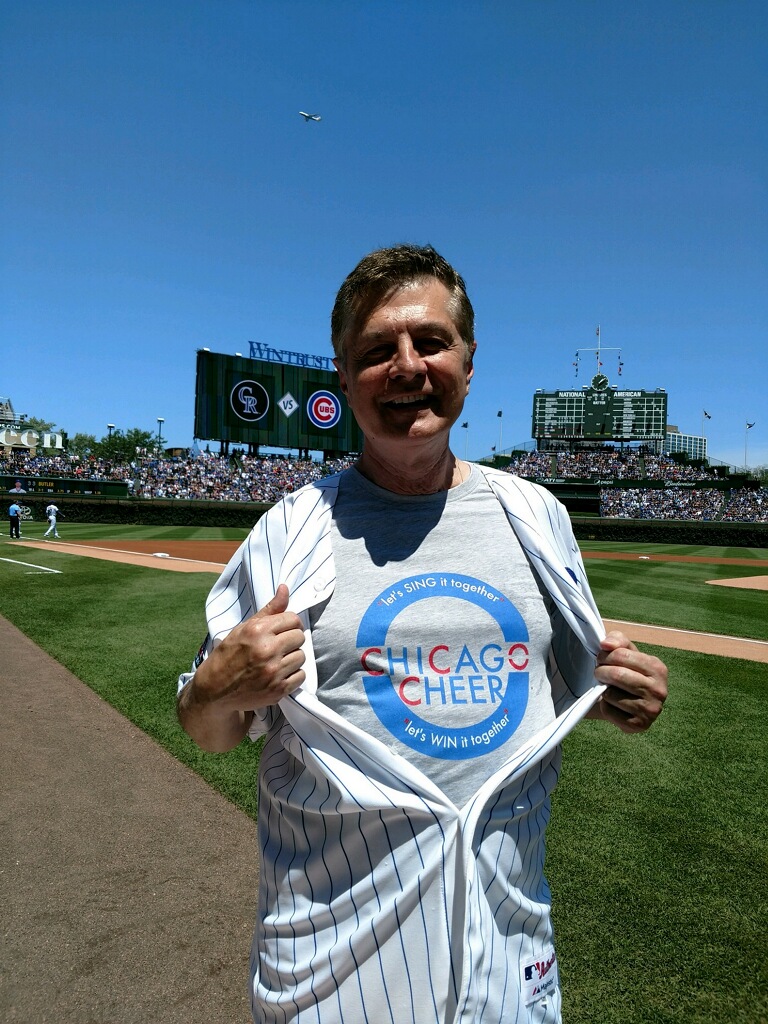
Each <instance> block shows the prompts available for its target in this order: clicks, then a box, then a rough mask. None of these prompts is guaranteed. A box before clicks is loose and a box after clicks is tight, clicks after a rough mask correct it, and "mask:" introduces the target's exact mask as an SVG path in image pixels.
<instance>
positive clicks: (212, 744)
mask: <svg viewBox="0 0 768 1024" xmlns="http://www.w3.org/2000/svg"><path fill="white" fill-rule="evenodd" d="M201 667H202V666H201ZM198 671H199V669H198ZM176 710H177V713H178V716H179V722H180V723H181V726H182V728H183V729H184V731H185V732H186V733H188V734H189V735H190V736H191V737H192V739H193V740H194V741H195V743H197V745H198V746H199V747H201V748H202V749H203V750H207V751H209V752H210V753H217V754H223V753H225V752H226V751H227V750H232V749H234V747H236V746H237V745H238V743H240V741H241V740H242V739H243V737H244V736H245V735H246V734H247V732H248V729H249V728H250V725H251V722H252V721H253V712H252V711H239V710H237V709H234V710H232V709H229V708H226V707H223V706H222V702H220V701H216V700H211V699H209V698H207V697H206V695H205V693H204V691H203V689H202V687H200V686H199V685H198V682H197V679H196V676H194V677H193V678H192V679H191V680H190V681H189V682H188V683H187V685H186V686H185V687H184V689H183V690H182V691H181V693H180V694H179V697H178V700H177V702H176Z"/></svg>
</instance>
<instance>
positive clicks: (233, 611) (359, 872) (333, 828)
mask: <svg viewBox="0 0 768 1024" xmlns="http://www.w3.org/2000/svg"><path fill="white" fill-rule="evenodd" d="M482 472H483V473H484V475H485V477H486V479H487V480H488V483H489V485H490V486H491V488H492V490H493V492H494V493H495V494H496V496H497V498H498V499H499V501H500V502H501V504H502V506H503V507H504V510H505V512H506V514H507V517H508V520H509V522H510V525H511V526H512V528H513V529H514V530H515V532H516V534H517V536H518V538H519V540H520V543H521V545H522V547H523V549H524V550H525V551H526V553H527V555H528V557H529V558H530V560H531V563H532V565H533V567H534V569H535V570H536V571H537V572H538V574H539V576H540V577H541V579H542V581H543V582H544V584H545V586H546V588H547V590H548V591H549V593H550V594H551V596H552V598H553V600H554V601H555V603H556V605H557V607H558V608H559V609H560V610H561V611H562V614H563V616H564V618H565V619H566V621H567V623H568V625H569V626H570V627H571V630H572V631H573V634H574V636H575V637H576V638H577V643H575V644H574V643H573V639H572V638H571V637H569V636H568V634H567V633H566V634H565V639H564V640H563V641H562V642H561V643H560V644H559V645H555V646H553V650H552V652H551V654H550V659H551V664H552V665H553V666H554V670H555V671H554V675H553V695H554V697H555V701H556V710H557V712H558V718H557V719H556V721H555V722H554V723H553V724H552V725H550V726H547V727H546V728H545V729H543V730H542V731H541V732H540V733H539V734H537V735H536V736H534V737H532V738H531V739H530V740H529V741H528V742H527V743H526V744H525V745H524V746H523V747H522V748H521V749H520V750H518V751H517V752H516V753H515V754H514V755H513V757H511V758H510V759H509V760H508V761H507V762H506V763H505V764H504V765H502V766H501V767H500V768H499V769H498V771H496V772H495V773H494V774H493V775H492V776H491V777H490V778H489V779H488V780H486V782H485V783H484V784H483V786H482V787H481V789H480V790H479V791H478V793H477V794H475V796H474V797H473V798H472V800H470V801H469V802H468V803H467V804H466V806H465V807H464V808H461V809H459V808H457V807H455V806H454V805H453V804H452V803H451V802H450V801H449V800H448V799H447V798H446V797H445V795H444V794H443V793H442V792H441V791H440V790H439V788H438V787H437V786H435V785H434V783H433V782H432V781H431V780H430V779H428V778H427V777H426V776H424V775H423V774H422V773H421V772H419V771H418V770H417V769H415V768H414V767H413V766H412V765H411V764H410V763H409V762H407V761H406V760H405V759H404V758H402V757H400V756H399V755H395V754H393V753H392V752H391V751H390V750H389V749H388V748H387V747H386V746H385V745H384V744H382V743H380V742H379V741H378V740H376V739H375V738H374V737H371V736H368V735H367V734H365V733H363V732H362V731H361V730H359V729H357V728H356V727H355V726H353V725H351V724H350V723H348V722H347V721H346V720H344V719H342V718H341V717H340V716H338V715H336V714H335V713H334V712H332V711H331V710H330V709H328V708H327V707H325V706H324V705H323V704H322V703H321V702H320V701H319V700H317V697H316V695H315V694H316V688H317V673H316V666H315V664H314V656H313V648H312V637H311V632H310V630H309V628H308V626H309V617H308V609H309V608H310V607H312V606H313V605H315V604H317V603H319V602H320V601H323V600H325V599H326V598H328V597H329V596H330V594H331V593H332V591H333V584H334V580H335V571H334V566H333V553H332V548H331V540H330V524H331V516H332V512H333V504H334V502H335V500H336V496H337V493H338V478H333V477H332V478H329V479H328V480H326V481H323V482H322V483H321V484H315V485H310V486H309V487H307V488H303V489H302V490H300V491H297V492H296V493H295V494H292V495H289V496H287V497H286V499H285V500H284V501H283V502H282V503H280V504H279V505H277V506H275V507H274V508H273V509H271V510H270V511H269V512H268V513H267V514H266V515H265V516H264V517H262V519H261V520H260V521H259V523H257V525H256V527H255V528H254V530H253V531H252V533H251V534H250V536H249V537H248V538H247V540H246V541H245V542H244V544H243V545H242V547H241V548H240V550H239V552H238V553H237V554H236V555H235V556H234V558H233V559H232V561H231V562H230V563H229V565H228V566H227V567H226V569H225V570H224V573H223V574H222V577H221V580H220V581H219V582H218V583H217V584H216V586H215V587H214V588H213V590H212V592H211V595H210V597H209V600H208V603H207V613H208V619H209V630H210V632H211V635H212V636H214V637H215V638H216V642H220V640H221V638H223V636H225V635H226V633H227V632H228V631H229V630H231V629H232V628H234V626H235V625H237V624H238V623H239V622H241V621H242V620H243V619H244V618H246V617H247V616H248V615H250V614H252V613H253V611H254V610H256V609H258V608H261V607H263V606H264V604H266V603H267V601H269V600H270V599H271V597H272V596H273V594H274V592H275V589H276V587H277V584H278V583H279V582H285V583H286V584H287V585H288V587H289V590H290V593H291V598H290V605H289V607H291V608H292V609H293V610H294V611H296V612H297V613H298V614H299V615H300V616H301V618H302V620H303V622H304V624H305V636H306V642H305V648H304V649H305V653H306V658H307V660H306V663H305V666H304V668H305V672H306V677H307V678H306V681H305V683H304V684H303V686H302V687H301V688H300V689H299V690H298V691H296V692H295V693H294V694H292V695H291V697H290V698H286V699H284V700H283V701H281V702H280V705H279V706H277V707H275V708H268V709H265V710H264V711H260V712H257V714H256V715H255V717H254V724H253V728H252V735H253V736H256V735H259V734H263V733H267V738H266V741H265V746H264V750H263V753H262V757H261V767H260V780H259V808H260V813H259V837H260V845H261V849H262V851H263V855H262V858H261V868H260V875H261V881H260V888H259V914H258V922H257V929H256V934H255V936H254V945H253V950H252V971H253V987H254V1004H253V1006H254V1019H255V1020H256V1021H263V1022H277V1021H280V1022H287V1021H291V1022H296V1024H306V1022H308V1021H312V1022H315V1024H318V1022H319V1024H328V1022H347V1024H357V1022H360V1021H368V1022H370V1024H382V1022H386V1021H390V1022H392V1024H400V1022H401V1021H412V1022H414V1024H448V1022H451V1024H478V1022H480V1021H482V1022H483V1024H502V1022H503V1024H509V1022H519V1024H531V1022H532V1021H536V1022H540V1024H555V1022H556V1021H558V1020H559V1015H560V999H559V993H558V992H555V994H554V996H552V997H550V998H549V999H548V1000H547V1001H546V1004H543V1003H537V1004H534V1005H533V1006H529V1007H526V1006H524V1005H523V1002H522V999H521V996H520V980H519V965H520V963H521V962H526V961H527V960H529V959H531V958H533V957H534V956H539V955H541V953H542V951H543V950H545V949H547V948H548V947H549V946H551V945H552V942H553V936H552V926H551V921H550V914H549V891H548V888H547V885H546V881H545V879H544V877H543V859H544V841H543V837H544V831H545V828H546V824H547V821H548V819H549V809H550V802H549V800H550V794H551V791H552V789H553V788H554V785H555V782H556V780H557V774H558V770H559V758H560V743H561V742H562V739H563V737H564V736H565V734H566V733H567V732H568V731H569V730H570V729H571V728H572V727H573V725H575V723H576V722H577V721H578V720H579V719H580V718H581V717H583V715H584V714H585V713H586V711H587V710H588V708H589V707H590V706H591V705H592V704H593V703H594V702H595V701H596V700H597V699H598V698H599V695H600V693H601V692H602V689H603V688H602V687H599V686H595V685H594V678H593V669H594V655H595V653H596V651H597V650H598V648H599V641H600V638H601V636H602V635H603V631H602V622H601V620H600V618H599V615H598V612H597V609H596V607H595V604H594V601H593V599H592V596H591V593H590V591H589V586H588V583H587V579H586V574H585V572H584V567H583V563H582V562H581V558H580V555H579V552H578V547H577V545H576V543H575V541H574V539H573V534H572V531H571V528H570V522H569V521H568V518H567V515H566V514H565V513H564V511H563V510H562V508H561V506H560V505H559V503H558V502H557V501H556V500H555V499H554V498H553V497H552V496H551V495H549V494H548V492H546V491H542V490H541V489H540V488H537V487H536V486H535V485H532V484H529V483H528V482H526V481H521V480H518V479H516V478H514V477H511V476H509V475H508V474H501V473H497V472H495V471H490V470H485V469H482ZM186 678H189V675H188V676H186V677H184V676H183V677H182V678H181V680H180V684H181V683H183V681H185V679H186Z"/></svg>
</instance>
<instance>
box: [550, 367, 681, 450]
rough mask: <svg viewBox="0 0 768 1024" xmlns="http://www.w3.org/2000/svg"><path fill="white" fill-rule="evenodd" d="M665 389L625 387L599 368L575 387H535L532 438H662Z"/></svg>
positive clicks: (660, 439)
mask: <svg viewBox="0 0 768 1024" xmlns="http://www.w3.org/2000/svg"><path fill="white" fill-rule="evenodd" d="M666 431H667V393H666V391H664V390H663V389H662V388H657V389H656V390H655V391H629V390H623V389H620V388H617V387H615V386H612V385H610V384H609V382H608V378H607V377H606V376H605V374H602V373H598V374H596V375H595V376H594V377H593V378H592V381H591V383H590V384H589V385H588V386H586V387H583V388H581V389H580V390H579V391H537V392H536V394H535V395H534V396H533V423H532V429H531V435H532V437H535V438H536V439H537V440H544V439H563V440H584V441H663V440H664V435H665V434H666Z"/></svg>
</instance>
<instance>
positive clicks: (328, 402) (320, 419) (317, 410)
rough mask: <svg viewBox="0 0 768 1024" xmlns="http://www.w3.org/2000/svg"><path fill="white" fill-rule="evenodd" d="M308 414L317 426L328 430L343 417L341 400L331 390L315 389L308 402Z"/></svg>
mask: <svg viewBox="0 0 768 1024" xmlns="http://www.w3.org/2000/svg"><path fill="white" fill-rule="evenodd" d="M307 416H308V417H309V420H310V422H311V423H314V425H315V426H316V427H320V429H321V430H328V429H329V428H330V427H335V426H336V424H337V423H338V422H339V420H340V419H341V402H340V401H339V400H338V398H337V397H336V395H334V394H332V393H331V392H330V391H315V392H314V394H312V395H310V396H309V401H308V402H307Z"/></svg>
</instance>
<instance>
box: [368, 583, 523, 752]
mask: <svg viewBox="0 0 768 1024" xmlns="http://www.w3.org/2000/svg"><path fill="white" fill-rule="evenodd" d="M438 598H439V599H445V598H450V599H452V600H455V601H456V602H457V606H456V609H455V613H452V615H451V620H452V621H453V622H457V621H460V620H461V616H462V607H461V605H462V604H464V603H465V602H466V603H469V604H470V605H473V606H475V607H476V608H479V609H481V610H482V611H483V612H485V613H487V615H488V616H490V618H491V619H492V620H493V621H492V623H491V626H492V629H491V633H492V634H493V638H492V639H489V634H488V631H484V636H483V638H482V639H481V638H480V637H479V635H478V638H477V640H476V641H473V640H472V639H470V640H469V641H468V642H466V643H459V644H453V645H452V644H451V643H450V642H429V641H428V640H427V641H425V642H423V643H418V644H414V645H412V646H408V647H403V646H402V645H400V646H394V645H393V640H392V639H391V637H392V634H393V633H395V634H396V633H397V625H398V623H397V620H398V617H399V616H401V615H402V614H403V613H407V612H411V614H412V615H414V614H418V611H419V609H418V608H414V606H416V605H417V604H418V603H419V602H423V601H431V600H435V599H438ZM454 614H455V617H454ZM393 627H394V629H393ZM412 629H413V623H411V633H412ZM446 632H449V633H451V634H452V635H458V633H459V632H460V631H459V630H458V629H456V628H454V629H447V630H446ZM357 646H358V649H359V651H360V661H361V665H362V669H363V684H364V686H365V691H366V695H367V697H368V701H369V703H370V706H371V708H372V709H373V711H374V713H375V714H376V716H377V717H378V719H379V721H380V722H381V723H382V725H384V727H385V728H386V729H387V730H388V731H389V732H390V733H391V734H392V735H393V736H394V737H396V738H397V739H399V740H400V741H401V742H402V743H404V744H406V745H407V746H409V747H411V748H412V749H413V750H417V751H419V752H420V753H423V754H428V755H430V756H432V757H442V758H449V759H452V760H462V759H468V758H474V757H478V756H479V755H481V754H487V753H489V752H491V751H493V750H496V749H497V748H498V747H500V746H502V744H504V743H505V742H506V741H507V740H508V739H509V738H510V737H511V736H512V734H513V733H514V732H515V730H516V729H517V727H518V726H519V725H520V722H521V721H522V719H523V715H524V714H525V709H526V707H527V705H528V678H529V674H528V671H527V669H528V629H527V627H526V625H525V622H524V621H523V619H522V617H521V615H520V613H519V612H518V610H517V609H516V608H515V607H514V605H513V604H512V603H511V602H510V601H509V600H507V598H506V597H505V596H504V595H503V594H502V593H501V592H500V591H498V590H496V589H495V588H494V587H491V586H489V585H488V584H487V583H483V582H482V580H478V579H475V578H474V577H472V576H463V575H460V574H457V573H427V574H424V575H421V576H409V577H407V578H405V579H402V580H400V581H398V582H397V583H395V584H394V585H393V586H392V587H391V588H390V589H388V590H386V591H382V593H380V594H379V595H378V596H377V597H376V598H375V599H374V600H373V601H372V602H371V604H370V605H369V607H368V608H367V609H366V611H365V613H364V615H363V618H362V621H361V622H360V627H359V629H358V632H357ZM447 718H448V719H450V721H451V722H454V721H457V722H458V721H460V722H461V723H462V724H461V725H452V724H451V725H446V724H444V723H445V721H446V719H447Z"/></svg>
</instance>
